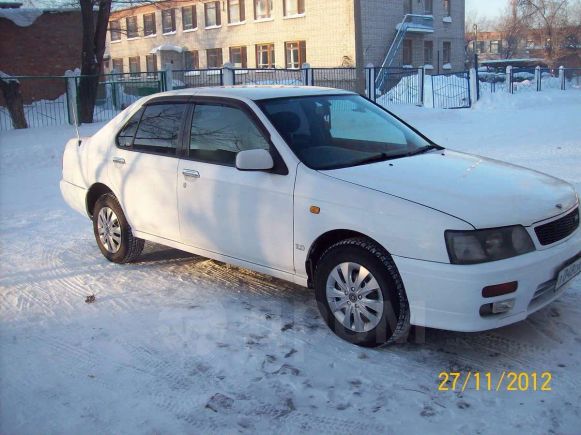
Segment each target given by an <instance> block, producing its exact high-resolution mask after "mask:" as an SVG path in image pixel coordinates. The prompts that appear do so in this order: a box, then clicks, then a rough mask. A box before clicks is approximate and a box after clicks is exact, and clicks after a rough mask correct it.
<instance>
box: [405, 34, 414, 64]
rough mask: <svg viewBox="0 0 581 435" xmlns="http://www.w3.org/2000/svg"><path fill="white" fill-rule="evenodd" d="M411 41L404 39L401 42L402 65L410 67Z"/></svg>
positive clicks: (411, 57) (411, 56)
mask: <svg viewBox="0 0 581 435" xmlns="http://www.w3.org/2000/svg"><path fill="white" fill-rule="evenodd" d="M412 47H413V41H412V40H411V39H405V40H404V41H403V64H404V65H412V64H413V58H414V54H413V48H412Z"/></svg>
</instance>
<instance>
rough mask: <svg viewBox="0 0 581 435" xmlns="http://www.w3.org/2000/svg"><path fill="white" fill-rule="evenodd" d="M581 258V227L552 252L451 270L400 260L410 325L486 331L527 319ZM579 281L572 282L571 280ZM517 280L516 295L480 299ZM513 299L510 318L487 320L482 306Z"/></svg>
mask: <svg viewBox="0 0 581 435" xmlns="http://www.w3.org/2000/svg"><path fill="white" fill-rule="evenodd" d="M579 254H581V228H580V229H577V231H575V233H573V234H572V235H571V236H569V238H568V239H566V240H565V241H563V242H562V243H559V244H558V245H555V246H553V247H551V248H548V249H544V250H538V251H535V252H531V253H529V254H525V255H521V256H519V257H514V258H510V259H507V260H501V261H495V262H491V263H484V264H477V265H453V264H442V263H433V262H428V261H421V260H413V259H409V258H403V257H396V256H394V261H395V263H396V265H397V267H398V270H399V273H400V275H401V277H402V279H403V283H404V286H405V289H406V293H407V296H408V300H409V304H410V311H411V323H412V324H413V325H418V326H425V327H430V328H438V329H447V330H451V331H464V332H473V331H484V330H488V329H494V328H498V327H501V326H505V325H509V324H511V323H515V322H518V321H520V320H524V319H526V318H527V316H529V315H530V314H532V313H534V312H535V311H537V310H539V309H541V308H543V307H544V306H546V305H548V304H549V303H551V302H552V301H554V300H555V299H556V298H558V297H559V296H560V295H561V294H562V293H563V292H564V291H565V289H566V288H567V287H568V286H569V285H570V283H571V282H572V281H570V282H569V283H568V284H566V285H565V286H563V287H562V288H560V289H559V290H558V291H557V292H555V289H554V284H555V281H556V278H557V274H558V272H559V271H560V270H561V269H562V268H563V267H564V266H565V265H566V263H567V262H568V261H569V260H571V259H572V258H573V257H575V256H577V255H579ZM576 279H579V277H577V278H574V279H573V281H575V280H576ZM512 281H518V289H517V291H516V292H514V293H511V294H508V295H503V296H498V297H494V298H484V297H482V289H483V288H484V287H486V286H490V285H495V284H502V283H505V282H512ZM513 298H514V299H515V305H514V307H513V308H512V310H510V311H509V312H507V313H504V314H497V315H492V316H486V317H483V316H481V315H480V307H481V306H482V305H484V304H488V303H492V302H497V301H502V300H506V299H513Z"/></svg>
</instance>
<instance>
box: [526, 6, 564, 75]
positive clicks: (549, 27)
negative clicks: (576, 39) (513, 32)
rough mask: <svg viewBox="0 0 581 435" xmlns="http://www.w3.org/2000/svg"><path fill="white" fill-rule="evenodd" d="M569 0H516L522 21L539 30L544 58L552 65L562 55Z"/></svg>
mask: <svg viewBox="0 0 581 435" xmlns="http://www.w3.org/2000/svg"><path fill="white" fill-rule="evenodd" d="M574 3H575V2H571V1H569V0H518V7H519V9H520V12H521V14H522V18H523V21H525V22H526V23H530V26H531V27H532V28H533V29H534V30H535V31H536V32H540V33H541V36H542V39H543V43H544V54H545V60H546V62H547V63H549V64H550V65H552V66H555V65H554V63H555V61H556V60H557V59H558V58H559V57H560V56H561V55H562V48H563V47H564V45H565V44H564V41H563V39H564V38H565V34H566V33H567V32H566V29H568V27H569V9H570V8H569V6H570V5H573V4H574Z"/></svg>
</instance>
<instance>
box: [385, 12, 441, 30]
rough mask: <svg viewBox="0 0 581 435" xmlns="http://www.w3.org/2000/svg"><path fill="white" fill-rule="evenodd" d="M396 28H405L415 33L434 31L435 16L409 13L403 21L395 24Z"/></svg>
mask: <svg viewBox="0 0 581 435" xmlns="http://www.w3.org/2000/svg"><path fill="white" fill-rule="evenodd" d="M395 28H396V30H398V31H399V30H405V31H406V32H413V33H433V32H434V16H433V15H417V14H407V15H406V16H405V17H404V19H403V21H402V22H401V23H398V24H397V26H395Z"/></svg>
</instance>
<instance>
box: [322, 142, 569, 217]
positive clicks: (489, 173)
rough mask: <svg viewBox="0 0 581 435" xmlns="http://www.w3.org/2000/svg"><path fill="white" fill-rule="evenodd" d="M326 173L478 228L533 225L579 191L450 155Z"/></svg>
mask: <svg viewBox="0 0 581 435" xmlns="http://www.w3.org/2000/svg"><path fill="white" fill-rule="evenodd" d="M321 172H322V173H324V174H326V175H329V176H331V177H334V178H337V179H339V180H343V181H346V182H349V183H354V184H357V185H360V186H363V187H367V188H370V189H374V190H377V191H380V192H384V193H387V194H390V195H394V196H398V197H400V198H403V199H406V200H409V201H413V202H416V203H418V204H421V205H424V206H427V207H430V208H433V209H436V210H439V211H441V212H444V213H447V214H450V215H453V216H455V217H458V218H460V219H462V220H464V221H466V222H468V223H470V224H472V225H473V226H474V227H475V228H493V227H500V226H508V225H517V224H521V225H524V226H530V225H531V224H533V223H535V222H539V221H541V220H544V219H548V218H550V217H553V216H557V215H559V214H561V213H563V212H564V211H567V210H569V209H570V208H572V207H573V206H574V205H575V204H576V203H577V195H576V193H575V189H574V188H573V186H571V185H570V184H568V183H566V182H565V181H563V180H560V179H558V178H555V177H551V176H549V175H546V174H543V173H540V172H537V171H533V170H530V169H526V168H522V167H520V166H515V165H511V164H508V163H504V162H500V161H497V160H492V159H488V158H485V157H480V156H475V155H470V154H464V153H459V152H455V151H450V150H445V151H438V152H429V153H425V154H420V155H417V156H413V157H407V158H402V159H396V160H389V161H385V162H380V163H374V164H370V165H362V166H355V167H350V168H343V169H334V170H329V171H321ZM557 204H560V206H561V208H558V206H557Z"/></svg>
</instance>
